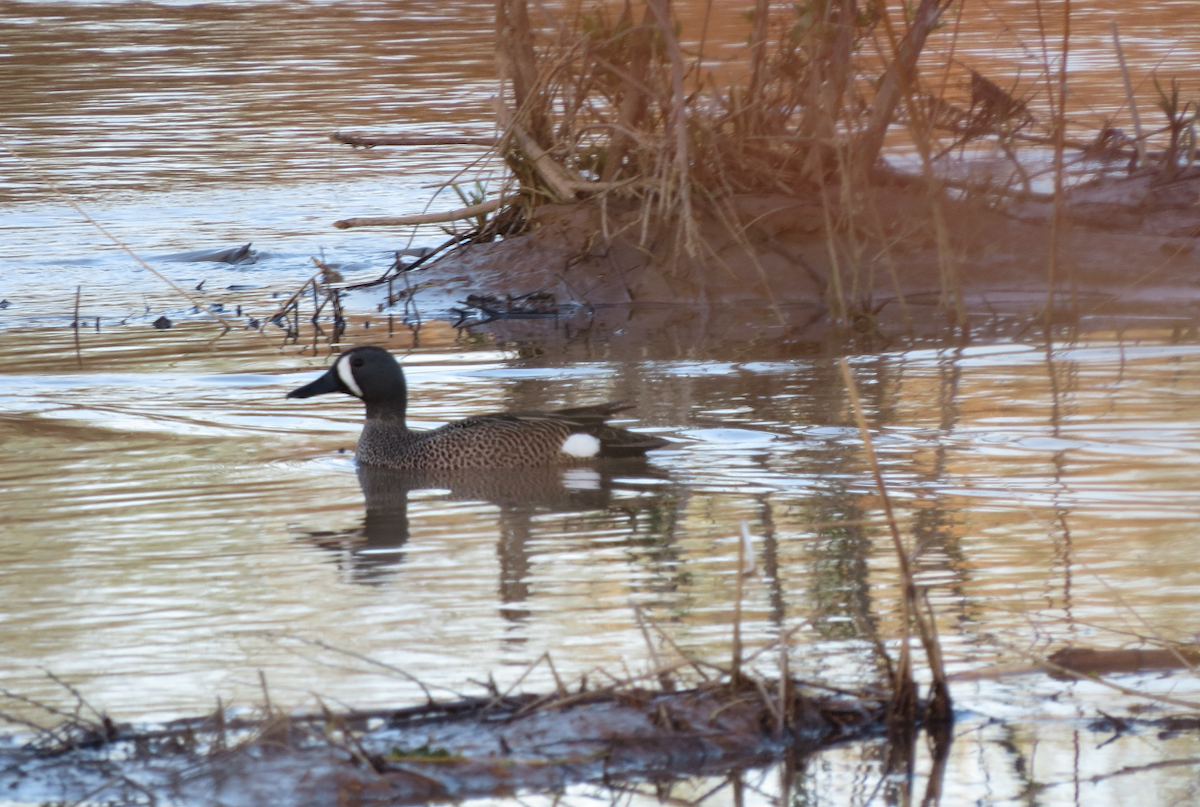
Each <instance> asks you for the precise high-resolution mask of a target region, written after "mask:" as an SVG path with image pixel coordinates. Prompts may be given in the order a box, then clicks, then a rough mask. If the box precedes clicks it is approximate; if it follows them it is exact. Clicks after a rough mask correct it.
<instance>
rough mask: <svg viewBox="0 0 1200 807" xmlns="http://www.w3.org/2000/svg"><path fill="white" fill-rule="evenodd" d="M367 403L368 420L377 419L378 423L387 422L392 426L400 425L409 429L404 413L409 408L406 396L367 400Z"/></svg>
mask: <svg viewBox="0 0 1200 807" xmlns="http://www.w3.org/2000/svg"><path fill="white" fill-rule="evenodd" d="M365 403H366V405H367V422H368V423H370V422H371V421H375V422H377V423H386V424H387V425H388V426H391V427H392V428H395V427H397V426H398V427H400V428H401V429H405V430H407V429H408V426H407V425H406V423H405V421H404V413H405V410H406V409H407V408H408V406H407V404H408V402H407V401H406V400H405V399H404V398H400V399H399V400H396V399H394V398H393V399H389V400H384V401H366V402H365Z"/></svg>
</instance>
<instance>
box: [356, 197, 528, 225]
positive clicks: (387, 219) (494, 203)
mask: <svg viewBox="0 0 1200 807" xmlns="http://www.w3.org/2000/svg"><path fill="white" fill-rule="evenodd" d="M520 200H521V196H520V195H519V194H510V195H508V196H502V197H500V198H499V199H492V200H491V201H490V202H482V203H480V204H477V205H471V206H470V207H460V208H459V209H457V210H448V211H446V212H445V213H421V214H419V215H416V216H376V217H367V218H354V219H342V220H341V221H335V222H334V223H333V226H334V227H337V228H338V229H339V230H348V229H350V228H351V227H411V226H413V225H416V224H438V223H441V222H445V221H458V220H459V219H473V218H475V217H476V216H484V215H487V214H488V213H492V212H494V211H496V210H499V209H500V208H502V207H505V206H506V205H511V204H515V203H516V202H519V201H520Z"/></svg>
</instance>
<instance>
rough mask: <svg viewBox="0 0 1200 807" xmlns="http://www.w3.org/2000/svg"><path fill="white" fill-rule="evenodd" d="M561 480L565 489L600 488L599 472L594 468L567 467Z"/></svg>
mask: <svg viewBox="0 0 1200 807" xmlns="http://www.w3.org/2000/svg"><path fill="white" fill-rule="evenodd" d="M562 481H563V487H564V488H566V489H567V490H600V472H599V471H597V470H596V469H595V468H568V469H567V470H565V471H563V475H562Z"/></svg>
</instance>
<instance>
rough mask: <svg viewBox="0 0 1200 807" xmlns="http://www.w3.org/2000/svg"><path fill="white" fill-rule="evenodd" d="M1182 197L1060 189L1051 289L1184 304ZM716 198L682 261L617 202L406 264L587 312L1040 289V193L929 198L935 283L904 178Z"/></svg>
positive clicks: (492, 291) (1180, 186)
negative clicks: (718, 205) (943, 247)
mask: <svg viewBox="0 0 1200 807" xmlns="http://www.w3.org/2000/svg"><path fill="white" fill-rule="evenodd" d="M830 193H831V194H832V193H836V189H833V190H831V191H830ZM1198 200H1200V172H1192V173H1191V174H1190V175H1184V176H1180V177H1178V178H1176V179H1174V180H1172V181H1169V182H1164V181H1161V179H1159V178H1157V177H1155V176H1153V175H1143V176H1137V177H1132V178H1126V179H1121V180H1117V181H1106V182H1103V183H1098V184H1096V185H1092V186H1087V187H1084V188H1080V189H1078V190H1076V191H1075V192H1074V193H1073V195H1072V197H1071V198H1070V200H1069V201H1068V203H1067V205H1066V206H1065V208H1064V217H1063V222H1062V224H1061V225H1060V227H1059V230H1060V232H1059V240H1058V243H1059V251H1058V255H1059V259H1058V266H1057V270H1056V276H1055V287H1056V288H1057V289H1059V290H1061V291H1063V292H1071V291H1074V293H1075V294H1076V295H1077V299H1080V298H1082V299H1084V300H1085V301H1089V302H1095V301H1096V300H1100V299H1106V300H1120V301H1129V302H1136V301H1139V300H1142V301H1144V300H1147V299H1157V300H1170V301H1172V302H1180V301H1182V300H1186V301H1189V302H1190V301H1192V300H1197V299H1200V250H1197V249H1196V248H1195V247H1196V245H1197V238H1198V237H1200V206H1198V205H1197V202H1198ZM728 207H729V208H731V209H730V210H728V211H726V212H725V213H724V214H720V215H718V214H714V213H708V214H706V215H704V216H702V218H701V220H700V222H699V231H700V234H701V236H702V252H703V253H704V254H703V255H701V256H699V257H696V258H691V257H687V256H682V255H680V254H678V253H679V250H678V249H676V248H675V247H674V240H673V239H672V238H671V237H669V236H668V235H666V234H664V233H662V232H658V231H656V228H655V227H654V226H653V224H654V223H653V222H651V226H650V227H648V228H647V229H646V232H645V233H643V225H642V219H641V217H640V215H639V213H638V211H637V210H634V209H631V208H630V207H624V208H622V207H620V206H619V205H617V204H615V203H611V202H610V203H609V204H608V205H607V206H603V205H601V204H600V203H599V202H596V201H586V202H579V203H575V204H570V205H547V206H544V207H540V208H537V210H536V211H535V212H534V221H533V227H532V229H531V231H529V232H528V233H527V234H525V235H521V236H517V237H514V238H509V239H506V240H504V241H499V242H495V243H491V244H483V245H475V246H472V247H469V248H466V249H463V250H460V251H458V252H457V253H455V254H453V255H450V256H448V257H447V258H444V259H442V260H440V261H438V262H437V263H436V264H434V266H432V267H430V269H428V270H423V271H422V272H420V275H421V276H422V277H421V280H422V281H428V280H435V282H436V283H437V284H438V285H439V286H440V287H441V288H442V290H443V291H446V292H449V293H450V294H452V295H454V296H455V297H456V299H459V300H462V299H465V297H466V296H467V295H469V294H475V295H483V296H492V297H497V298H505V297H506V296H509V295H511V296H519V295H526V294H530V293H536V292H549V293H551V294H553V295H554V296H555V298H556V299H557V301H558V302H559V303H567V302H573V303H577V304H583V305H586V306H601V307H603V306H612V305H629V304H634V305H660V306H661V305H689V306H694V305H697V304H706V303H707V304H729V303H744V304H760V305H766V306H779V307H787V306H795V305H800V306H825V307H829V305H830V300H831V299H833V298H832V297H831V296H830V294H829V293H828V292H829V290H830V287H831V286H832V285H833V284H834V283H835V275H836V282H840V285H841V288H842V289H843V299H845V300H847V301H848V303H849V304H850V305H851V308H852V309H853V308H854V307H855V306H854V304H855V303H858V308H859V309H864V308H865V309H871V308H874V307H875V306H877V305H878V304H879V303H881V302H882V301H884V300H887V299H893V300H898V299H899V298H900V297H903V298H904V300H905V301H906V302H907V303H912V304H922V303H930V302H934V301H943V302H949V303H951V304H952V303H953V294H952V293H948V292H944V291H943V289H944V288H946V289H947V290H952V289H953V288H954V287H955V285H956V284H957V286H958V288H960V289H961V293H962V295H963V299H964V301H965V303H966V305H967V306H968V307H969V308H971V309H974V310H980V309H981V308H982V309H983V310H991V309H992V308H993V307H994V304H995V303H996V301H998V300H1004V299H1009V298H1014V299H1015V298H1020V299H1021V300H1023V301H1024V303H1023V304H1025V305H1027V306H1033V307H1037V306H1041V305H1044V302H1045V299H1046V292H1047V277H1048V266H1049V257H1050V252H1051V244H1052V236H1051V227H1050V218H1051V214H1052V211H1053V205H1051V204H1050V203H1048V202H1045V201H1020V202H1016V203H1009V204H1008V205H1007V209H1006V210H1000V209H999V208H998V207H997V206H989V205H988V204H985V203H984V201H981V200H974V199H965V200H954V199H949V198H946V199H942V200H941V202H940V212H941V215H942V217H943V220H944V221H945V225H946V231H947V233H948V243H949V250H947V251H946V252H945V253H943V254H946V255H948V256H949V257H950V261H949V267H948V271H949V273H950V274H949V275H948V276H947V279H946V283H945V284H944V283H943V271H944V270H943V269H942V268H941V264H940V262H939V249H938V238H937V235H936V232H937V231H936V228H935V226H934V224H933V221H934V205H933V204H932V203H931V202H930V199H929V197H928V196H927V195H926V194H924V193H922V192H921V190H920V189H919V187H917V186H916V184H915V183H913V182H911V181H909V182H905V183H894V184H890V185H879V186H875V187H873V188H871V189H870V191H869V192H867V193H863V194H860V195H859V196H858V197H856V198H854V199H853V200H851V201H850V202H849V203H848V204H842V203H839V202H837V200H832V201H830V203H829V204H828V205H825V204H823V202H822V199H821V198H820V197H819V196H816V197H814V198H803V199H802V198H791V197H784V196H755V197H741V198H737V199H736V200H734V202H733V203H732V204H731V205H729V206H728ZM827 210H828V214H829V218H828V219H827V212H826V211H827ZM827 220H829V221H832V222H833V223H834V226H833V228H832V230H830V229H827V226H826V221H827ZM847 222H853V224H848V223H847ZM828 233H832V237H829V236H828V235H827V234H828ZM643 234H645V235H646V237H645V238H643Z"/></svg>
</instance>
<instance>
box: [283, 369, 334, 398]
mask: <svg viewBox="0 0 1200 807" xmlns="http://www.w3.org/2000/svg"><path fill="white" fill-rule="evenodd" d="M328 392H345V389H344V388H343V387H342V384H341V379H339V378H338V377H337V373H335V372H333V371H332V370H330V371H329V372H328V373H326V374H325V375H323V376H321V377H320V378H318V379H317V380H316V381H313V382H312V383H311V384H305V385H304V386H303V387H297V388H296V389H294V390H292V391H291V392H289V393H288V394H287V397H289V398H311V397H313V396H314V395H324V394H326V393H328Z"/></svg>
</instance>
